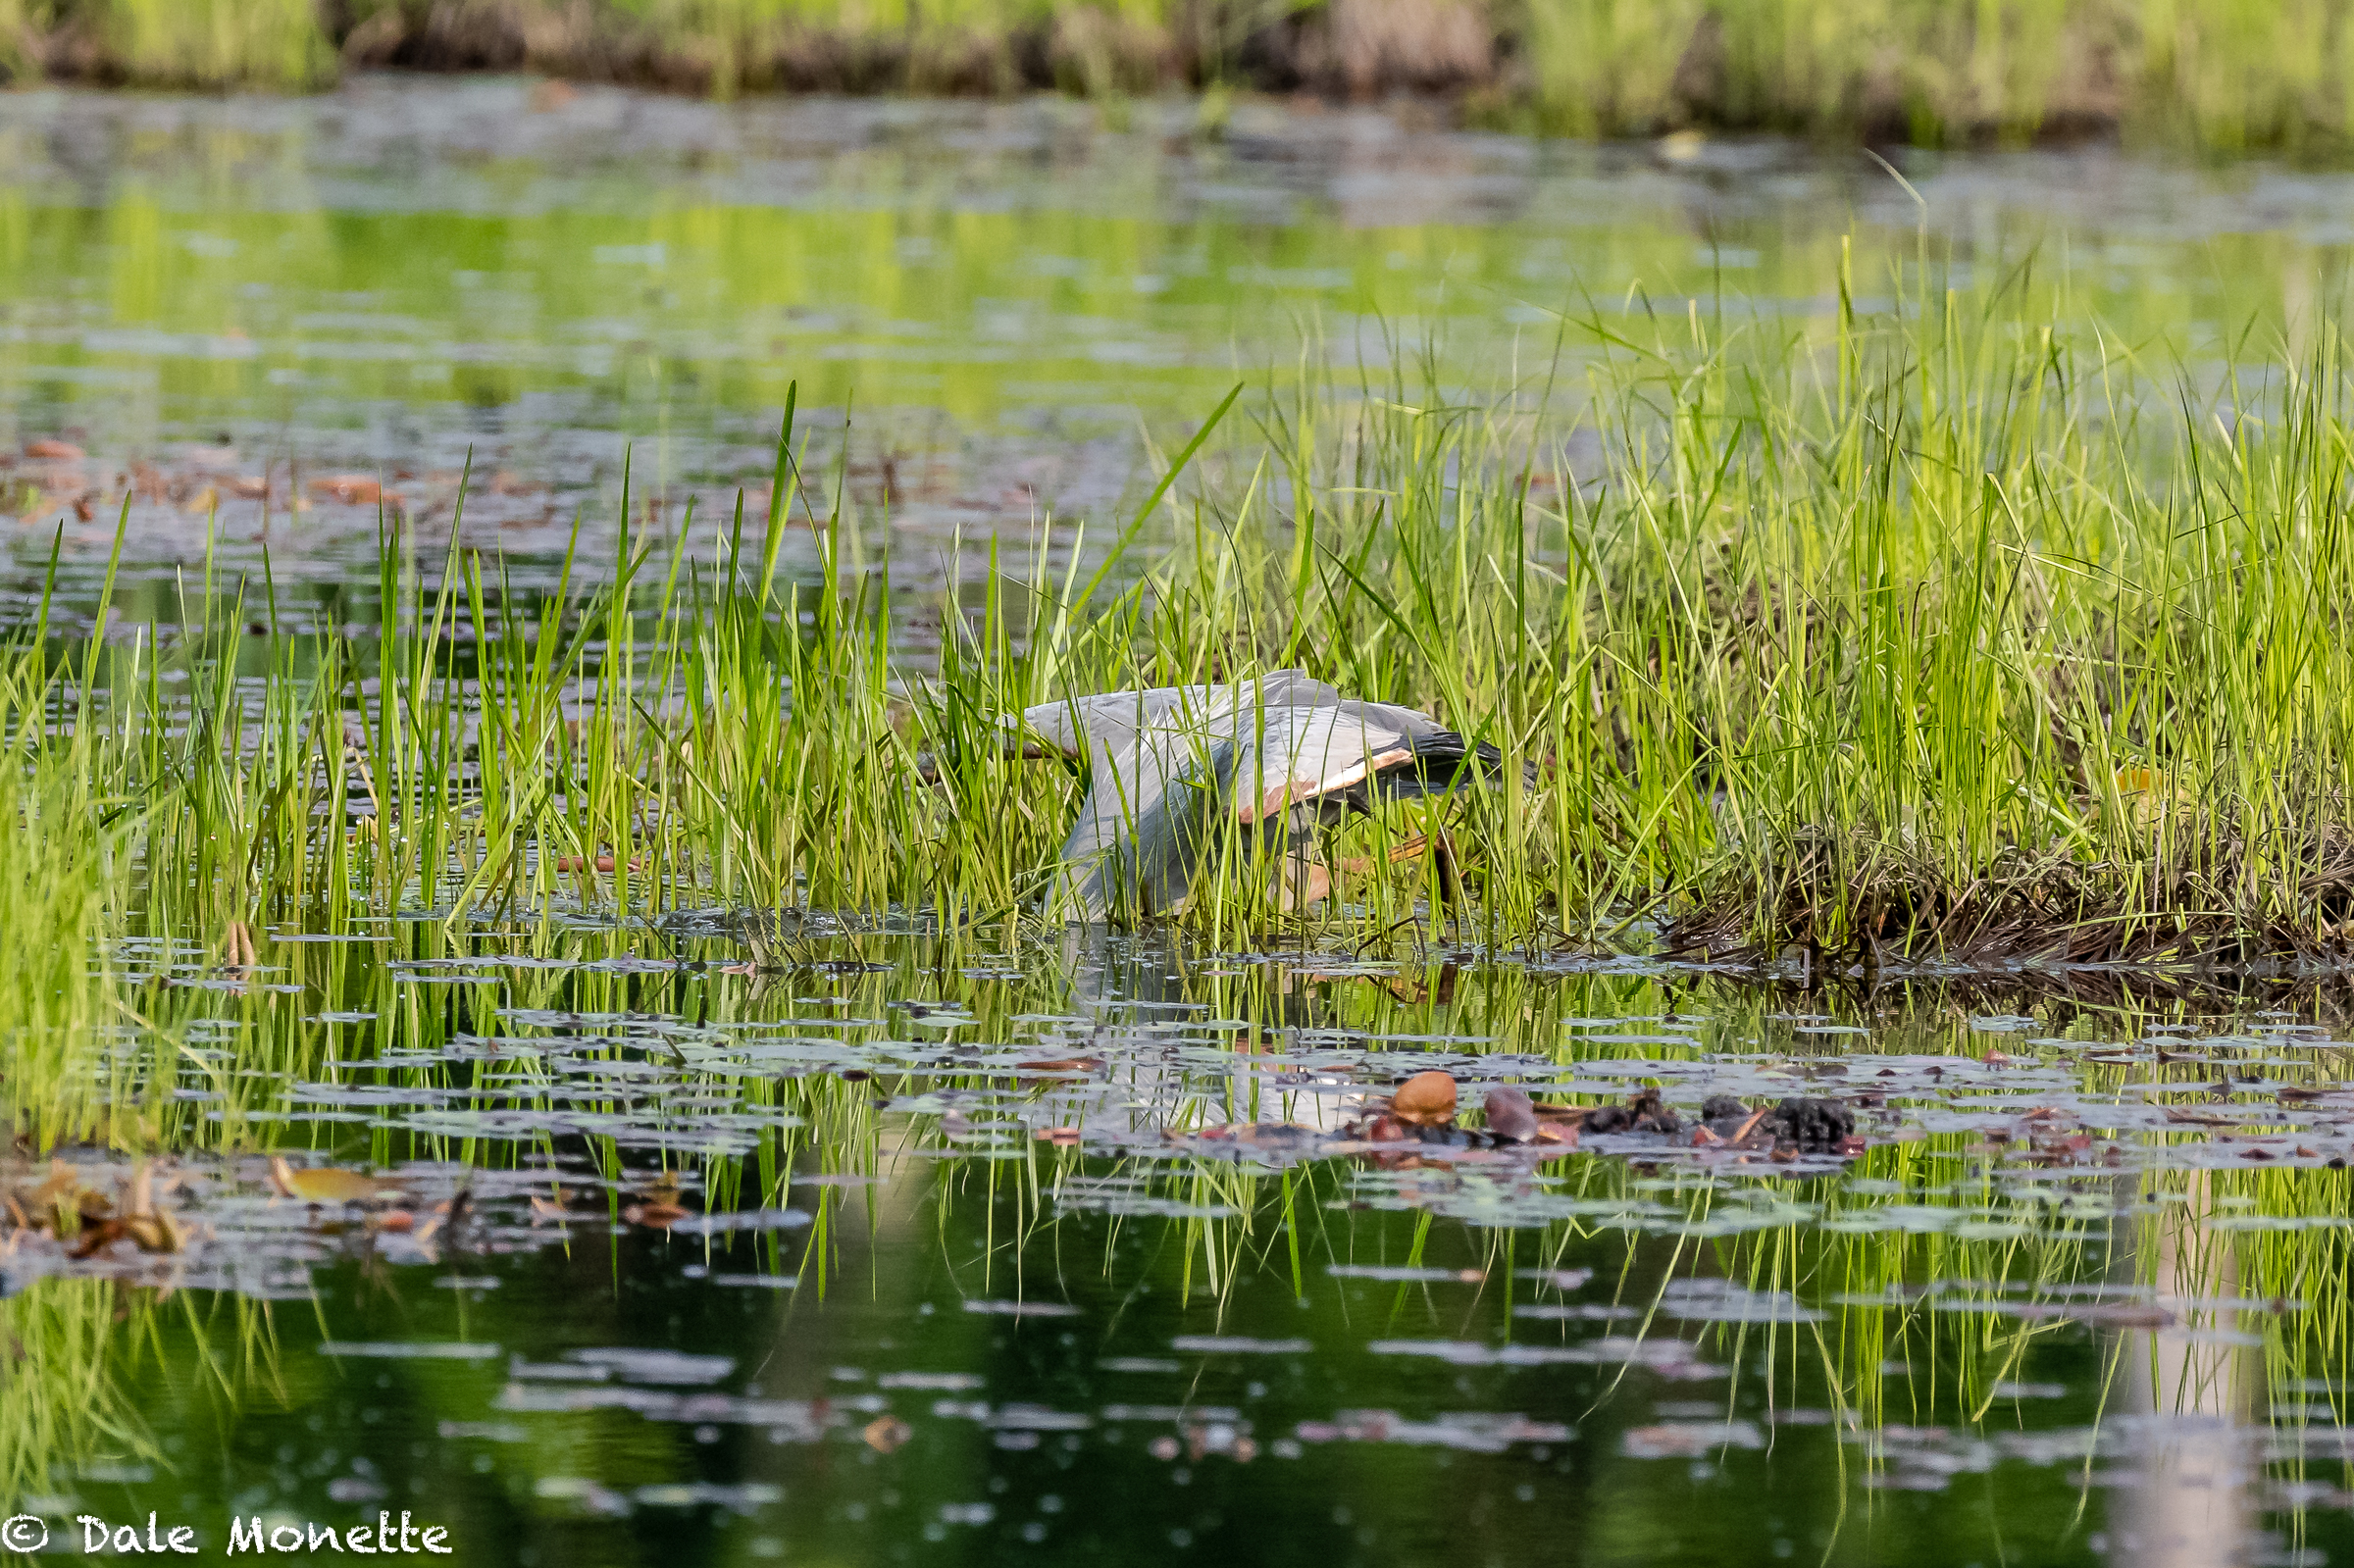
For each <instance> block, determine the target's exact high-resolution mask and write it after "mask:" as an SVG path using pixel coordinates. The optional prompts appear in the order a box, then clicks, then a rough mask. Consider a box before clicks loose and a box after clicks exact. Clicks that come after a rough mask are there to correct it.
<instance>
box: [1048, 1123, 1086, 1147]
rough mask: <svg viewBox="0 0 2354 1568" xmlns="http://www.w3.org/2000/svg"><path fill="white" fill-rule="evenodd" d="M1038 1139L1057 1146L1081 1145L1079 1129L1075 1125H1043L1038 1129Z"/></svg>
mask: <svg viewBox="0 0 2354 1568" xmlns="http://www.w3.org/2000/svg"><path fill="white" fill-rule="evenodd" d="M1038 1140H1039V1141H1040V1142H1042V1143H1051V1144H1053V1145H1054V1146H1055V1147H1056V1148H1077V1147H1078V1146H1079V1129H1077V1128H1075V1127H1042V1128H1040V1129H1039V1130H1038Z"/></svg>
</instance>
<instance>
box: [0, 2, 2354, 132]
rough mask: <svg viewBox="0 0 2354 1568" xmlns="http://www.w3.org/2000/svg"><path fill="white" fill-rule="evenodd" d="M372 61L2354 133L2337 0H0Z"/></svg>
mask: <svg viewBox="0 0 2354 1568" xmlns="http://www.w3.org/2000/svg"><path fill="white" fill-rule="evenodd" d="M369 66H396V67H406V68H415V69H422V70H442V71H479V70H497V71H530V72H536V73H541V74H545V75H548V76H557V77H571V78H579V79H589V80H618V81H631V82H642V83H648V84H654V85H661V86H667V87H672V88H677V89H682V90H687V91H694V92H712V93H718V94H721V95H729V94H734V93H739V92H759V91H770V90H779V89H785V90H804V91H805V90H813V89H817V90H834V91H843V90H847V91H882V90H913V91H947V92H966V93H974V92H978V93H1002V92H1008V91H1013V90H1018V89H1022V88H1038V87H1050V88H1057V89H1061V90H1066V91H1075V92H1082V93H1086V94H1089V95H1091V96H1118V95H1121V94H1132V93H1142V92H1151V91H1153V90H1156V89H1161V88H1166V87H1171V86H1181V85H1182V86H1197V87H1200V86H1247V87H1261V88H1268V89H1273V90H1278V91H1288V90H1297V89H1301V88H1305V89H1309V90H1313V91H1318V92H1323V93H1328V94H1334V95H1342V96H1349V97H1356V98H1362V97H1366V96H1370V95H1375V94H1380V93H1386V92H1393V91H1400V90H1405V91H1417V92H1440V93H1452V94H1456V95H1458V96H1460V97H1461V98H1462V99H1463V100H1464V101H1465V103H1466V106H1467V107H1468V108H1469V109H1470V111H1471V112H1472V113H1473V114H1474V115H1475V116H1476V117H1478V118H1481V119H1485V120H1495V121H1504V122H1510V123H1519V124H1536V125H1541V126H1548V127H1551V128H1556V129H1561V130H1566V131H1568V132H1571V133H1573V134H1585V135H1591V134H1628V133H1649V132H1658V131H1663V130H1669V129H1675V128H1678V127H1682V126H1706V127H1723V128H1735V129H1748V128H1771V129H1789V130H1802V131H1809V132H1817V133H1830V134H1847V135H1852V134H1856V133H1859V132H1861V133H1867V134H1871V135H1875V136H1897V137H1909V138H1912V139H1916V140H1921V141H1930V142H1950V141H1964V140H1970V139H1973V138H1982V137H1989V136H1994V137H2002V138H2006V139H2020V138H2026V137H2033V136H2038V135H2049V134H2071V133H2081V132H2083V131H2087V130H2100V129H2113V128H2117V127H2121V126H2122V127H2125V128H2128V129H2131V130H2134V131H2136V132H2139V133H2144V134H2158V135H2163V136H2167V137H2170V138H2174V137H2187V138H2189V139H2192V140H2195V141H2197V142H2199V143H2202V144H2205V145H2208V146H2213V147H2218V148H2225V149H2237V148H2243V147H2252V146H2290V147H2303V146H2316V145H2337V144H2342V143H2343V142H2344V141H2345V140H2346V139H2347V137H2348V135H2349V133H2350V132H2354V121H2350V119H2349V114H2350V111H2349V107H2348V106H2349V104H2350V103H2354V6H2349V5H2348V4H2346V3H2345V0H2314V3H2310V4H2300V5H2276V4H2268V3H2262V0H1998V3H1993V4H1983V5H1976V6H1954V5H1948V4H1941V3H1937V0H1877V3H1873V4H1867V5H1861V6H1858V5H1831V4H1825V3H1822V0H1322V3H1316V4H1308V5H1298V6H1295V5H1268V4H1264V3H1262V0H1199V3H1197V0H1182V3H1180V0H1137V3H1123V4H1118V5H1098V4H1088V3H1081V0H960V3H958V4H955V5H950V6H947V7H939V6H919V5H915V4H912V3H906V0H875V3H872V4H867V3H851V0H577V3H559V0H466V3H462V4H457V3H446V0H437V3H434V4H426V3H424V0H318V3H316V4H314V3H313V0H0V70H5V71H6V73H7V74H8V75H9V76H13V77H15V78H17V79H26V78H36V77H40V76H54V77H61V78H78V79H95V80H102V81H118V80H120V81H130V82H135V83H140V84H146V85H202V86H242V85H252V86H266V87H291V88H305V87H314V86H319V85H322V84H325V83H326V82H328V81H330V80H332V79H333V77H334V76H335V75H336V73H337V72H338V70H340V69H344V68H349V67H369Z"/></svg>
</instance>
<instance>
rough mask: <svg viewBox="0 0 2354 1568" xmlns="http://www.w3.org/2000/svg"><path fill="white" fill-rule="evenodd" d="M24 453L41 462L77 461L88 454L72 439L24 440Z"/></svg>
mask: <svg viewBox="0 0 2354 1568" xmlns="http://www.w3.org/2000/svg"><path fill="white" fill-rule="evenodd" d="M25 455H26V457H29V458H32V459H34V460H35V461H37V462H42V463H78V462H80V461H81V460H82V459H83V458H84V457H87V456H88V455H89V454H88V453H86V452H84V451H83V450H82V449H81V448H80V447H78V446H76V445H75V444H74V443H73V442H72V441H56V440H39V441H26V443H25Z"/></svg>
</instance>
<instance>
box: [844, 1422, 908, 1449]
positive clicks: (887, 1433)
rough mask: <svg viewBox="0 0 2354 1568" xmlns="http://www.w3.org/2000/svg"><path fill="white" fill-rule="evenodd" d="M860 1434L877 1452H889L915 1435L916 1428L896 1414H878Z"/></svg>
mask: <svg viewBox="0 0 2354 1568" xmlns="http://www.w3.org/2000/svg"><path fill="white" fill-rule="evenodd" d="M858 1436H860V1437H861V1438H864V1439H865V1440H866V1445H867V1446H868V1447H870V1448H872V1449H874V1450H875V1452H877V1453H889V1452H891V1451H892V1450H893V1449H894V1448H896V1447H898V1446H899V1445H900V1444H901V1443H903V1442H906V1441H907V1440H908V1439H909V1438H912V1437H914V1436H915V1429H914V1428H912V1427H910V1426H908V1425H907V1423H906V1422H904V1421H901V1420H900V1419H899V1418H898V1417H896V1416H877V1417H875V1419H874V1420H872V1421H869V1422H868V1423H867V1424H866V1427H865V1430H863V1431H862V1432H860V1433H859V1434H858Z"/></svg>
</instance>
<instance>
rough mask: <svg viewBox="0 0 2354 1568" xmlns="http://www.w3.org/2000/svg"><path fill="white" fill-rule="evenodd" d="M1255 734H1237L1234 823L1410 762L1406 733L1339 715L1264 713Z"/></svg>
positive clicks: (1324, 711) (1319, 710)
mask: <svg viewBox="0 0 2354 1568" xmlns="http://www.w3.org/2000/svg"><path fill="white" fill-rule="evenodd" d="M1239 717H1255V718H1256V720H1257V723H1256V726H1255V733H1253V731H1251V730H1246V729H1241V728H1238V730H1237V733H1236V734H1235V748H1234V756H1235V762H1236V770H1235V777H1234V780H1233V783H1232V794H1231V799H1232V801H1233V806H1234V816H1235V820H1236V821H1238V822H1246V823H1249V822H1260V821H1264V820H1265V819H1267V818H1270V817H1273V816H1275V815H1277V814H1278V813H1280V812H1282V811H1284V810H1286V809H1288V808H1289V807H1291V806H1294V805H1298V804H1299V803H1301V802H1302V801H1307V800H1313V799H1316V798H1317V797H1318V796H1320V795H1328V794H1332V793H1335V792H1337V791H1340V790H1343V789H1347V788H1349V787H1350V786H1351V785H1353V784H1361V783H1362V782H1364V780H1365V779H1366V778H1367V777H1368V776H1370V775H1372V774H1376V773H1379V772H1380V771H1381V770H1383V769H1384V768H1391V767H1396V766H1398V765H1399V764H1401V763H1405V762H1407V761H1409V760H1411V758H1412V757H1413V748H1412V744H1411V741H1410V737H1409V736H1407V734H1406V733H1404V732H1403V731H1400V730H1396V729H1392V728H1390V727H1388V726H1386V725H1380V724H1374V723H1370V722H1368V721H1366V720H1364V719H1362V718H1359V717H1357V716H1356V715H1354V714H1351V713H1348V712H1345V711H1343V710H1341V709H1339V708H1330V707H1315V708H1263V709H1260V710H1258V712H1257V713H1256V715H1255V716H1252V715H1243V716H1239Z"/></svg>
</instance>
